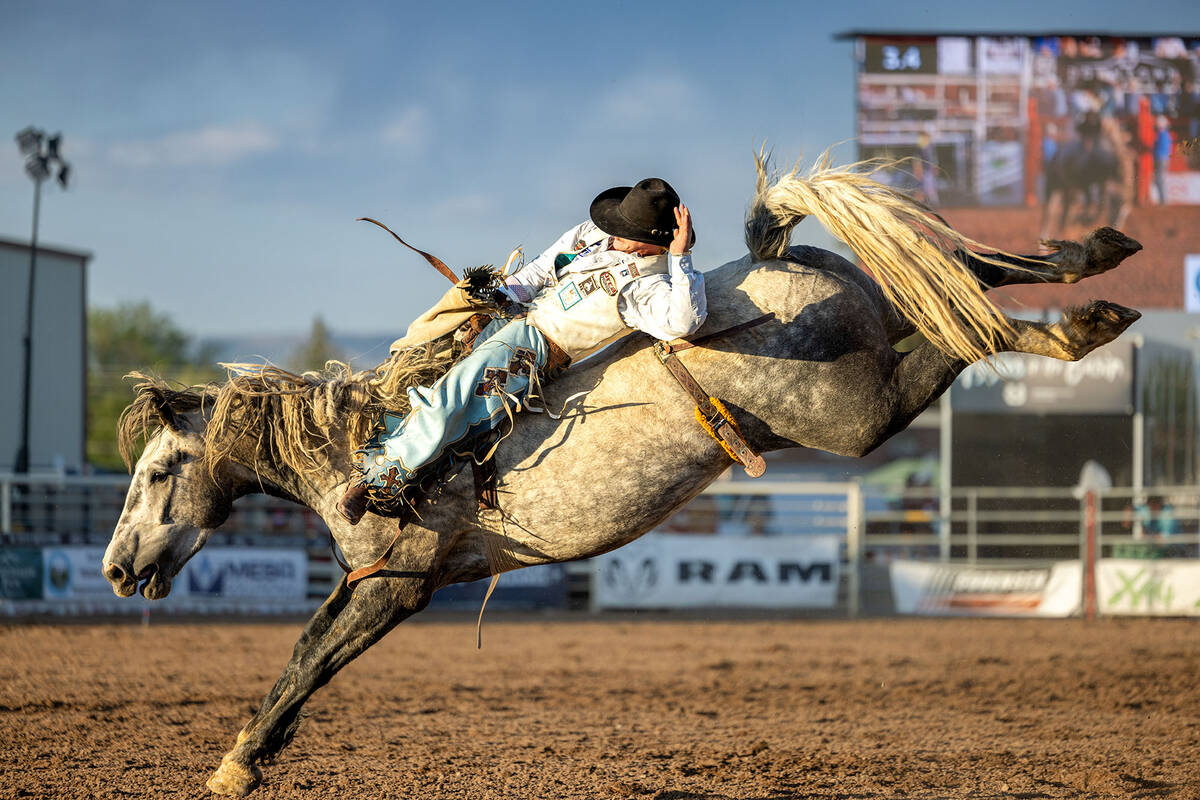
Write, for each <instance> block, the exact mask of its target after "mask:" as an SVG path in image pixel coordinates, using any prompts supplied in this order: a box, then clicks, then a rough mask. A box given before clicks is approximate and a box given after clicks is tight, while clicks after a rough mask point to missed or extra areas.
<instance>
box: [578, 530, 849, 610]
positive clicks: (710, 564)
mask: <svg viewBox="0 0 1200 800" xmlns="http://www.w3.org/2000/svg"><path fill="white" fill-rule="evenodd" d="M840 540H841V537H839V536H826V535H819V536H772V537H757V536H755V537H730V538H713V537H707V536H689V535H686V534H655V533H650V534H647V535H645V536H643V537H642V538H640V539H638V540H636V541H634V542H631V543H630V544H627V545H625V546H624V547H622V548H620V549H619V550H615V551H613V552H611V553H606V554H605V555H602V556H599V557H597V558H595V559H592V603H593V605H594V606H595V607H596V608H697V607H714V606H724V607H739V608H832V607H833V606H834V605H835V604H836V603H837V587H838V577H839V564H838V546H839V543H840Z"/></svg>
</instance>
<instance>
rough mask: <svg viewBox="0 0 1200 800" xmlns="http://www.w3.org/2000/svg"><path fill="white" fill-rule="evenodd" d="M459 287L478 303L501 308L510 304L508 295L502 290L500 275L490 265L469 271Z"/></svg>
mask: <svg viewBox="0 0 1200 800" xmlns="http://www.w3.org/2000/svg"><path fill="white" fill-rule="evenodd" d="M457 285H458V288H460V289H462V290H463V291H464V292H466V293H467V296H468V297H470V298H471V299H472V300H475V301H477V302H480V303H484V304H487V305H490V306H498V307H501V308H503V307H504V306H505V305H506V304H507V303H508V295H506V294H505V293H504V291H503V290H502V289H501V288H500V273H498V272H496V270H494V269H492V267H491V266H490V265H489V266H486V267H474V268H472V269H469V270H467V271H466V272H465V273H464V274H463V279H462V280H461V281H459V282H458V284H457Z"/></svg>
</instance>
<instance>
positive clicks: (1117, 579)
mask: <svg viewBox="0 0 1200 800" xmlns="http://www.w3.org/2000/svg"><path fill="white" fill-rule="evenodd" d="M1096 600H1097V602H1098V604H1099V608H1100V613H1101V614H1118V615H1141V616H1170V617H1175V616H1189V617H1196V616H1200V560H1196V559H1169V560H1168V559H1162V560H1149V559H1135V558H1105V559H1102V560H1101V561H1099V562H1098V563H1097V564H1096Z"/></svg>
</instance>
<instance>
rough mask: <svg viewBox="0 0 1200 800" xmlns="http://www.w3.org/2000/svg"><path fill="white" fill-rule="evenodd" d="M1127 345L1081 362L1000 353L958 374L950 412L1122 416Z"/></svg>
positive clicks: (1128, 404)
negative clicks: (1068, 413) (952, 407)
mask: <svg viewBox="0 0 1200 800" xmlns="http://www.w3.org/2000/svg"><path fill="white" fill-rule="evenodd" d="M1133 377H1134V374H1133V343H1132V342H1131V341H1130V340H1128V339H1121V340H1119V341H1116V342H1113V343H1111V344H1108V345H1105V346H1104V347H1101V348H1099V349H1097V350H1096V351H1095V352H1093V353H1091V354H1090V355H1089V356H1088V357H1087V358H1085V359H1083V360H1081V361H1057V360H1054V359H1050V358H1042V357H1041V356H1034V355H1029V354H1027V353H1001V354H1000V355H998V356H994V357H993V358H991V359H989V360H988V361H986V362H984V361H979V362H976V363H974V364H972V365H971V366H969V367H967V368H966V369H965V370H963V373H962V374H961V375H960V376H959V378H958V380H957V381H955V383H954V390H953V391H954V394H953V396H952V398H951V403H953V404H954V410H955V411H966V412H984V413H997V412H1012V413H1022V414H1030V413H1033V414H1047V413H1049V414H1055V413H1059V414H1061V413H1064V412H1067V411H1069V412H1070V413H1071V414H1128V413H1131V412H1132V411H1133V389H1132V387H1133Z"/></svg>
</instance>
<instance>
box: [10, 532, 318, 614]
mask: <svg viewBox="0 0 1200 800" xmlns="http://www.w3.org/2000/svg"><path fill="white" fill-rule="evenodd" d="M6 552H11V551H6ZM40 556H41V557H40V558H39V561H38V575H39V578H38V583H39V586H38V594H37V595H36V596H37V597H44V598H45V599H46V600H47V601H104V602H114V603H120V602H124V604H126V605H128V604H129V603H130V602H144V601H141V599H140V598H130V599H129V600H125V601H121V599H120V598H117V597H116V596H115V595H114V594H113V590H112V586H111V585H109V582H108V581H107V580H106V579H105V578H104V576H103V575H102V574H101V573H100V567H101V561H102V559H103V558H104V548H103V547H83V546H75V547H46V548H43V549H42V550H41V552H40ZM43 565H44V566H43ZM307 592H308V556H307V554H306V553H305V552H304V551H303V550H282V549H275V548H267V547H259V548H255V547H213V548H206V549H204V550H201V551H200V552H199V553H198V554H196V555H195V556H193V557H192V559H191V560H190V561H189V562H188V563H187V564H186V565H184V567H183V570H182V571H181V572H180V573H179V574H178V575H177V576H175V580H174V583H173V584H172V586H171V594H170V596H169V597H167V598H166V600H164V601H162V603H163V604H164V607H166V606H167V605H176V604H178V603H179V602H180V601H182V600H184V599H188V598H194V599H201V600H202V599H204V598H214V599H216V598H235V599H237V598H242V599H247V598H260V599H270V600H294V599H301V600H302V599H304V598H305V597H306V596H307ZM89 607H90V606H89Z"/></svg>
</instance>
